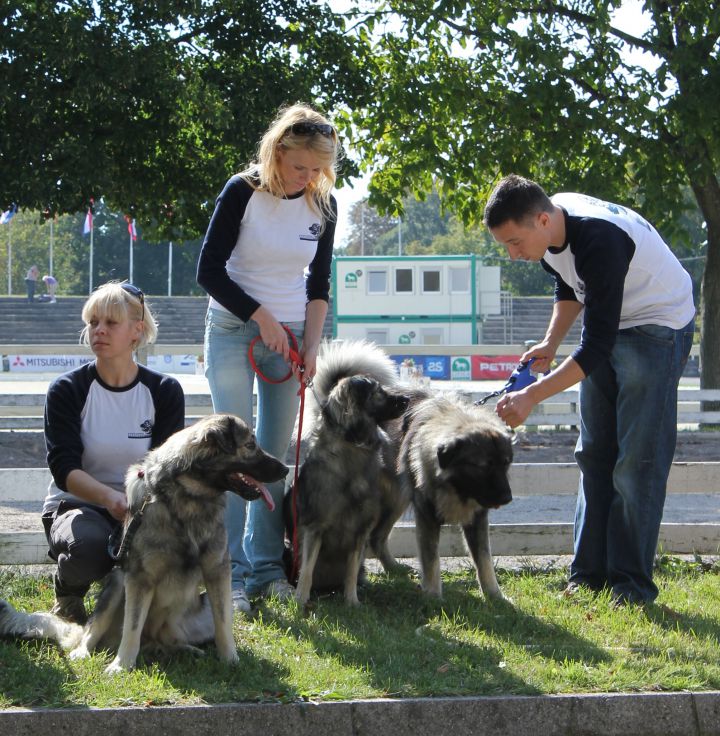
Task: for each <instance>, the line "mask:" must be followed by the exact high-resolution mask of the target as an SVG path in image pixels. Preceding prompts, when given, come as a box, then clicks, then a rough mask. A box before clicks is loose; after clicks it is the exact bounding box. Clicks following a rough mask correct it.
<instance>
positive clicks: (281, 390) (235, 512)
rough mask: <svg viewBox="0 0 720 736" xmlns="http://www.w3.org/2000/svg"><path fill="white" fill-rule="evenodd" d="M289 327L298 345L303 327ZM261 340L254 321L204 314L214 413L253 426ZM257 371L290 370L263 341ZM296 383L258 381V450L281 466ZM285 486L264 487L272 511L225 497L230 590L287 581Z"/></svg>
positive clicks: (256, 589) (292, 416)
mask: <svg viewBox="0 0 720 736" xmlns="http://www.w3.org/2000/svg"><path fill="white" fill-rule="evenodd" d="M287 327H289V328H290V330H291V331H292V332H293V334H294V335H295V337H296V338H297V340H298V344H301V340H302V336H303V331H304V327H305V323H304V322H291V323H288V324H287ZM259 334H260V331H259V328H258V325H257V324H256V323H255V322H253V321H252V320H250V321H248V322H243V321H242V320H241V319H238V318H237V317H235V316H234V315H232V314H229V313H227V312H223V311H220V310H218V309H208V313H207V316H206V319H205V375H206V376H207V379H208V383H209V385H210V394H211V396H212V402H213V409H214V410H215V411H216V412H224V413H229V414H235V415H237V416H239V417H240V418H241V419H244V420H245V421H246V422H247V424H248V425H249V426H251V427H252V426H253V383H254V379H255V373H254V370H253V368H252V366H251V365H250V360H249V357H248V349H249V346H250V342H251V341H252V340H253V338H255V337H258V336H259ZM253 355H254V356H255V361H256V363H257V365H258V369H259V370H260V371H261V372H262V373H263V374H264V375H266V376H267V377H268V378H272V379H279V378H282V377H283V376H285V375H287V373H288V370H289V366H288V364H287V363H286V362H285V361H284V360H283V357H282V355H278V354H277V353H273V352H271V351H270V350H267V349H266V348H265V346H264V345H263V344H262V342H261V341H258V342H257V343H256V345H255V347H254V349H253ZM298 388H299V386H298V382H297V381H296V380H295V378H294V377H293V376H291V377H290V379H289V380H287V381H285V382H284V383H277V384H272V383H267V382H265V381H263V380H261V379H258V381H257V389H258V406H257V427H256V428H255V434H256V437H257V441H258V444H259V445H260V446H261V447H262V448H263V449H264V450H265V451H266V452H269V453H270V454H271V455H274V456H275V457H277V458H278V459H279V460H282V461H283V462H285V456H286V455H287V452H288V448H289V446H290V439H291V437H292V432H293V427H294V426H295V417H296V415H297V411H298V405H299V401H300V400H299V398H298V396H297V393H298ZM284 486H285V484H284V482H283V481H279V482H277V483H272V484H268V490H269V491H270V493H271V494H272V497H273V499H274V501H275V510H274V511H270V510H269V509H268V508H267V506H265V504H264V503H263V502H262V501H259V502H258V501H254V502H250V503H249V502H247V501H245V500H243V499H242V498H240V497H239V496H237V495H235V494H234V493H228V494H227V507H226V512H225V525H226V528H227V533H228V547H229V550H230V559H231V564H232V586H233V588H239V587H243V586H245V587H246V588H247V591H248V593H250V594H251V595H252V594H255V593H258V592H260V590H261V589H262V587H263V586H265V585H267V584H268V583H270V582H272V581H273V580H278V579H281V578H285V570H284V567H283V562H282V556H283V550H284V545H285V542H284V540H285V527H284V523H283V513H282V506H283V504H282V500H283V493H284Z"/></svg>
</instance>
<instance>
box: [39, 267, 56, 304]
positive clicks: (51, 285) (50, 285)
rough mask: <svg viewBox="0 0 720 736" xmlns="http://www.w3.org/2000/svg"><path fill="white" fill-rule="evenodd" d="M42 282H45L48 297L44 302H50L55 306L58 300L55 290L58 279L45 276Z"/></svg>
mask: <svg viewBox="0 0 720 736" xmlns="http://www.w3.org/2000/svg"><path fill="white" fill-rule="evenodd" d="M42 280H43V281H44V282H45V288H46V289H47V295H46V296H45V297H44V298H43V301H44V302H50V304H55V302H56V301H57V299H56V298H55V290H56V289H57V285H58V282H57V279H56V278H55V277H54V276H49V275H48V274H45V275H44V276H43V277H42Z"/></svg>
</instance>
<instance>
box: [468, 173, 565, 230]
mask: <svg viewBox="0 0 720 736" xmlns="http://www.w3.org/2000/svg"><path fill="white" fill-rule="evenodd" d="M552 211H553V203H552V202H551V201H550V198H549V197H548V196H547V194H545V192H544V190H543V188H542V187H541V186H540V185H539V184H536V183H535V182H534V181H531V180H530V179H525V178H524V177H522V176H518V175H517V174H510V175H509V176H506V177H505V178H504V179H501V180H500V182H499V184H498V185H497V186H496V187H495V189H493V191H492V194H491V195H490V197H489V199H488V201H487V204H486V205H485V214H484V215H483V224H484V225H485V227H487V228H489V229H490V230H492V229H493V228H496V227H499V226H500V225H503V224H505V223H506V222H509V221H513V222H522V221H523V220H525V219H526V218H528V217H533V216H535V215H537V214H539V213H540V212H552Z"/></svg>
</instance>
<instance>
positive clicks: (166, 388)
mask: <svg viewBox="0 0 720 736" xmlns="http://www.w3.org/2000/svg"><path fill="white" fill-rule="evenodd" d="M153 403H154V404H155V425H154V426H153V429H152V439H151V440H150V449H151V450H152V449H153V448H155V447H159V446H160V445H162V443H163V442H165V440H166V439H168V437H170V435H172V434H175V432H177V431H179V430H181V429H183V428H184V427H185V394H184V393H183V390H182V386H181V385H180V383H179V382H178V381H177V380H176V379H175V378H172V377H171V376H163V377H162V379H161V380H160V383H159V385H158V387H157V389H156V390H155V391H154V392H153Z"/></svg>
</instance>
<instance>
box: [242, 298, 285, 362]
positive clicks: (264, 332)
mask: <svg viewBox="0 0 720 736" xmlns="http://www.w3.org/2000/svg"><path fill="white" fill-rule="evenodd" d="M250 319H251V320H253V321H254V322H256V323H257V325H258V327H259V328H260V339H261V340H262V342H263V345H265V347H266V348H267V349H268V350H272V351H273V352H274V353H280V354H281V355H282V356H283V358H284V359H285V360H287V361H289V360H290V344H289V343H288V335H287V332H286V331H285V328H284V327H283V326H282V325H281V324H280V323H279V322H278V321H277V320H276V319H275V317H273V316H272V314H270V312H269V311H268V310H267V309H265V307H258V308H257V309H256V310H255V311H254V312H253V313H252V314H251V315H250Z"/></svg>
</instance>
